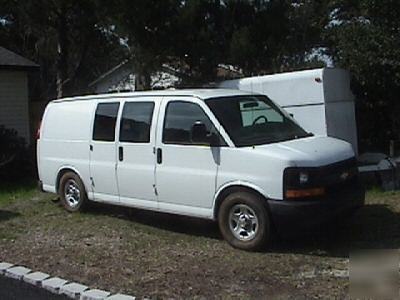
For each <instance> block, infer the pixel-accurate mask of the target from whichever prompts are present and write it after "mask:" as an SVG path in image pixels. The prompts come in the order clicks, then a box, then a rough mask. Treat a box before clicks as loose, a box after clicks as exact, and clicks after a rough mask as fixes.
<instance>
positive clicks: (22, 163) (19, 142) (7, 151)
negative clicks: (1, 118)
mask: <svg viewBox="0 0 400 300" xmlns="http://www.w3.org/2000/svg"><path fill="white" fill-rule="evenodd" d="M0 145H2V146H1V148H0V182H2V183H4V182H10V181H14V180H19V179H22V178H26V177H29V176H31V175H32V173H33V164H32V161H33V160H32V159H31V158H32V157H31V154H30V152H29V151H28V149H27V147H26V145H25V141H24V139H22V138H21V137H19V136H18V134H17V132H16V131H15V130H13V129H7V128H5V127H4V126H3V125H0Z"/></svg>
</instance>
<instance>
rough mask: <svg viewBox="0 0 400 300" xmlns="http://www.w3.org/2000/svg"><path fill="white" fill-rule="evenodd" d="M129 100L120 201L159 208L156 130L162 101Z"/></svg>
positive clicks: (120, 153) (124, 120) (125, 110)
mask: <svg viewBox="0 0 400 300" xmlns="http://www.w3.org/2000/svg"><path fill="white" fill-rule="evenodd" d="M157 98H158V97H143V98H137V97H135V99H134V100H132V101H130V100H126V101H125V103H124V107H123V110H122V114H121V118H120V119H121V120H120V124H119V141H118V162H117V182H118V188H119V196H120V202H121V203H122V204H125V205H129V206H136V207H143V208H151V209H157V207H158V205H157V197H156V191H155V183H154V176H155V175H154V173H155V154H154V152H153V149H154V147H155V132H156V130H155V127H156V125H157V112H158V107H159V103H160V102H161V98H160V99H157Z"/></svg>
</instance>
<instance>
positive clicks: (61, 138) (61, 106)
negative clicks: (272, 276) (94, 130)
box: [38, 101, 94, 192]
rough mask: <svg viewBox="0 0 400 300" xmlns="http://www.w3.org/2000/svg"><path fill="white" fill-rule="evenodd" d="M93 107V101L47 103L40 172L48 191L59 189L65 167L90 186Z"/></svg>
mask: <svg viewBox="0 0 400 300" xmlns="http://www.w3.org/2000/svg"><path fill="white" fill-rule="evenodd" d="M93 108H94V103H93V102H91V101H87V102H84V101H71V102H61V103H50V104H49V105H48V106H47V108H46V112H45V114H44V118H43V121H42V129H41V137H40V140H39V145H38V157H39V164H38V166H39V174H40V179H41V180H42V182H43V189H44V190H45V191H49V192H56V185H57V182H56V181H57V174H58V172H59V171H60V170H61V169H63V168H70V169H73V170H75V171H76V172H77V173H78V175H79V176H80V177H81V178H82V180H83V182H84V184H85V187H86V190H88V191H89V190H90V172H89V151H88V150H89V140H90V132H91V129H90V128H91V121H92V118H91V116H92V111H93Z"/></svg>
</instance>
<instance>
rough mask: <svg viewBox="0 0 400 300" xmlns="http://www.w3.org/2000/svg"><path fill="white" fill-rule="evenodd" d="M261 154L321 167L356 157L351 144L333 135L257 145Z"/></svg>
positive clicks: (300, 165)
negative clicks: (332, 136)
mask: <svg viewBox="0 0 400 300" xmlns="http://www.w3.org/2000/svg"><path fill="white" fill-rule="evenodd" d="M253 149H254V150H255V151H259V153H260V154H264V155H268V156H272V157H276V159H281V160H286V161H287V162H288V165H291V166H293V167H319V166H324V165H329V164H332V163H335V162H339V161H342V160H346V159H349V158H352V157H354V151H353V148H352V146H351V144H349V143H347V142H345V141H343V140H339V139H335V138H331V137H322V136H316V137H308V138H301V139H296V140H290V141H285V142H280V143H274V144H268V145H260V146H255V147H254V148H253Z"/></svg>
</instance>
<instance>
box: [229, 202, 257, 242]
mask: <svg viewBox="0 0 400 300" xmlns="http://www.w3.org/2000/svg"><path fill="white" fill-rule="evenodd" d="M229 228H230V229H231V232H232V233H233V235H234V236H235V238H237V239H239V240H241V241H249V240H251V239H253V238H254V237H255V236H256V234H257V230H258V218H257V215H256V213H255V212H254V210H253V209H252V208H251V207H249V206H247V205H245V204H236V205H234V206H233V207H232V209H231V210H230V212H229Z"/></svg>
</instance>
